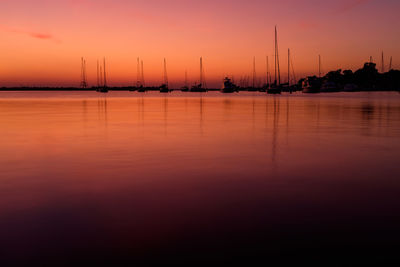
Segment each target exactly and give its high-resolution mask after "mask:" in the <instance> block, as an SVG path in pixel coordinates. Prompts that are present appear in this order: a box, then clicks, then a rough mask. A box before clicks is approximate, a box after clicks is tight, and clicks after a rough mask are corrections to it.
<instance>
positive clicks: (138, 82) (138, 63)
mask: <svg viewBox="0 0 400 267" xmlns="http://www.w3.org/2000/svg"><path fill="white" fill-rule="evenodd" d="M141 84H142V83H141V82H140V59H139V58H137V72H136V86H137V87H140V85H141Z"/></svg>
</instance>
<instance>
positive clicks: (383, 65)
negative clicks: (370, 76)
mask: <svg viewBox="0 0 400 267" xmlns="http://www.w3.org/2000/svg"><path fill="white" fill-rule="evenodd" d="M384 72H385V59H384V57H383V51H382V73H384Z"/></svg>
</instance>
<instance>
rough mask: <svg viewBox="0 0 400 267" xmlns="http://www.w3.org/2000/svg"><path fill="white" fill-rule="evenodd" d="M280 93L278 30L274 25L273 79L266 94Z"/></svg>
mask: <svg viewBox="0 0 400 267" xmlns="http://www.w3.org/2000/svg"><path fill="white" fill-rule="evenodd" d="M280 93H282V86H281V72H280V69H279V51H278V31H277V29H276V26H275V81H274V83H273V84H272V85H271V84H270V85H269V86H268V89H267V94H280Z"/></svg>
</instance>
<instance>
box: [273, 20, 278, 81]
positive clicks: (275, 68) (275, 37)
mask: <svg viewBox="0 0 400 267" xmlns="http://www.w3.org/2000/svg"><path fill="white" fill-rule="evenodd" d="M277 35H278V34H277V32H276V26H275V48H274V50H275V51H274V57H275V82H274V84H275V85H276V82H277V68H276V52H277V51H276V50H277V49H276V38H277Z"/></svg>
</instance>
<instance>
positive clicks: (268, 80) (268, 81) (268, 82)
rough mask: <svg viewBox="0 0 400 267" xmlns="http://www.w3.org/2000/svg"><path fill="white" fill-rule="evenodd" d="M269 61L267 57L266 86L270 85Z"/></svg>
mask: <svg viewBox="0 0 400 267" xmlns="http://www.w3.org/2000/svg"><path fill="white" fill-rule="evenodd" d="M269 76H270V75H269V59H268V56H267V84H268V85H269V84H270V83H271V81H270V80H271V79H269Z"/></svg>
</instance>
